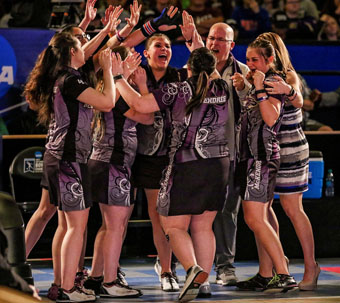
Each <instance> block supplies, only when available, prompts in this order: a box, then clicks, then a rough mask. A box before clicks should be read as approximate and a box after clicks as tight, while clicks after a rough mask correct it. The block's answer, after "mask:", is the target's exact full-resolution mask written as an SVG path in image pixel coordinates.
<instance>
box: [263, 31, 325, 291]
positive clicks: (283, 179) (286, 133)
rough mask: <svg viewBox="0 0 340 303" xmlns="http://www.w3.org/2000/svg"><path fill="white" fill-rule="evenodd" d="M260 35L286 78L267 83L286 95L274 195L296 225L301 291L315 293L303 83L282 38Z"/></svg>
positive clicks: (317, 269)
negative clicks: (305, 201)
mask: <svg viewBox="0 0 340 303" xmlns="http://www.w3.org/2000/svg"><path fill="white" fill-rule="evenodd" d="M260 36H261V37H263V38H265V39H267V40H269V41H270V42H271V44H272V45H273V46H274V48H275V52H276V57H277V68H278V69H279V70H281V71H283V72H284V73H285V74H286V76H287V78H286V82H284V81H282V82H275V84H272V83H267V84H268V85H271V86H272V88H271V89H268V93H270V94H277V93H278V92H279V91H280V92H285V93H286V95H287V102H286V104H285V107H284V114H283V118H282V124H281V128H280V130H279V133H278V135H277V138H278V140H279V142H280V148H281V150H280V159H281V163H280V169H279V172H278V174H277V177H276V188H275V193H276V194H279V195H280V203H281V205H282V207H283V209H284V211H285V213H286V215H287V216H288V217H289V219H290V220H291V222H292V224H293V226H294V229H295V232H296V235H297V237H298V239H299V241H300V244H301V247H302V250H303V255H304V263H305V272H304V276H303V280H302V281H301V282H300V283H299V289H300V290H314V289H315V288H316V286H317V280H318V276H319V273H320V267H319V265H318V264H317V263H316V262H315V252H314V237H313V231H312V226H311V223H310V221H309V218H308V217H307V215H306V213H305V212H304V210H303V205H302V193H303V192H305V191H306V190H307V189H308V162H309V147H308V142H307V139H306V137H305V134H304V132H303V130H302V127H301V123H302V112H301V107H302V105H303V97H302V95H301V92H300V89H299V88H300V81H299V78H298V75H297V73H296V72H295V70H294V67H293V66H292V63H291V61H290V58H289V54H288V50H287V48H286V46H285V45H284V43H283V41H282V39H281V38H280V36H278V35H277V34H275V33H264V34H262V35H260ZM269 214H272V216H271V219H270V221H271V223H272V225H273V227H274V228H275V229H276V230H277V232H278V231H279V227H278V223H277V219H276V216H275V214H274V212H273V211H272V210H271V211H270V212H269ZM271 268H272V267H271Z"/></svg>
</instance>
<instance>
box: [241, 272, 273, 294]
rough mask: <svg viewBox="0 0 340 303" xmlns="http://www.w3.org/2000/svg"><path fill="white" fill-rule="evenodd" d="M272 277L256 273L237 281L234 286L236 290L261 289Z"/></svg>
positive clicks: (264, 287) (265, 286)
mask: <svg viewBox="0 0 340 303" xmlns="http://www.w3.org/2000/svg"><path fill="white" fill-rule="evenodd" d="M272 279H273V277H269V278H265V277H262V276H261V275H260V274H259V273H257V274H256V275H255V276H254V277H251V278H250V279H248V280H245V281H240V282H237V283H236V287H237V289H238V290H248V291H263V290H265V289H266V288H267V285H268V283H269V282H271V281H272Z"/></svg>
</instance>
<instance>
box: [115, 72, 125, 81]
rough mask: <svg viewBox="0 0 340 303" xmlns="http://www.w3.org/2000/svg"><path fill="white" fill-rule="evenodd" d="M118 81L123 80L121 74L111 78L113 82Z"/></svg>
mask: <svg viewBox="0 0 340 303" xmlns="http://www.w3.org/2000/svg"><path fill="white" fill-rule="evenodd" d="M119 79H124V76H123V74H118V75H115V76H113V81H114V82H116V81H118V80H119Z"/></svg>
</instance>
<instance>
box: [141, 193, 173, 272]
mask: <svg viewBox="0 0 340 303" xmlns="http://www.w3.org/2000/svg"><path fill="white" fill-rule="evenodd" d="M158 192H159V190H158V189H145V194H146V198H147V200H148V212H149V217H150V220H151V224H152V234H153V242H154V244H155V247H156V250H157V254H158V257H159V262H160V264H161V267H162V273H164V272H171V248H170V244H169V243H168V241H167V239H166V237H165V235H164V231H163V229H162V226H161V223H160V215H159V214H158V213H157V211H156V204H157V197H158Z"/></svg>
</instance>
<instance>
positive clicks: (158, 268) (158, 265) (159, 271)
mask: <svg viewBox="0 0 340 303" xmlns="http://www.w3.org/2000/svg"><path fill="white" fill-rule="evenodd" d="M153 268H154V269H155V272H156V274H157V275H158V278H159V282H162V281H161V274H162V266H161V263H160V262H159V258H158V256H157V258H156V262H155V265H154V267H153Z"/></svg>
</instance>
